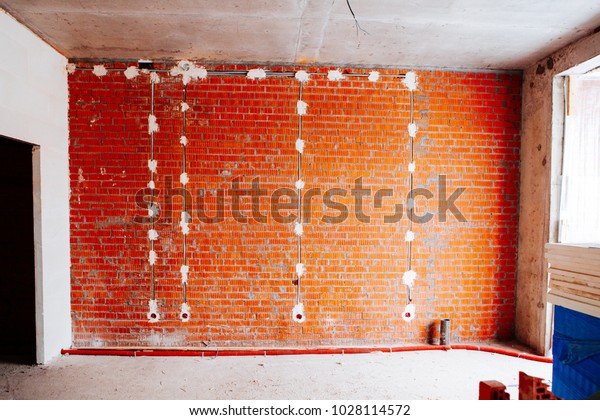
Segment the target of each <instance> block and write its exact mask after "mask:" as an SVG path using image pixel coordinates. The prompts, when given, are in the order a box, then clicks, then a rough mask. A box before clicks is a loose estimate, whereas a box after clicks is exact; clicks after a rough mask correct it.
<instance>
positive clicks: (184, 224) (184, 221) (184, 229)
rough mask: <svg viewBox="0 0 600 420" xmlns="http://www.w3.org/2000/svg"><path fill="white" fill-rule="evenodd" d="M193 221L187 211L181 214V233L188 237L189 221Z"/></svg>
mask: <svg viewBox="0 0 600 420" xmlns="http://www.w3.org/2000/svg"><path fill="white" fill-rule="evenodd" d="M190 220H191V217H190V214H189V213H188V212H186V211H183V212H181V221H180V222H179V227H181V233H183V234H184V235H187V234H188V233H190V226H189V221H190Z"/></svg>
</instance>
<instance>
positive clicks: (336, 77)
mask: <svg viewBox="0 0 600 420" xmlns="http://www.w3.org/2000/svg"><path fill="white" fill-rule="evenodd" d="M327 79H328V80H329V81H330V82H337V81H340V80H343V79H345V77H344V75H343V74H342V72H341V71H340V70H329V71H328V72H327Z"/></svg>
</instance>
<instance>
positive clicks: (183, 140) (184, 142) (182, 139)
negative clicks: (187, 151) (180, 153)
mask: <svg viewBox="0 0 600 420" xmlns="http://www.w3.org/2000/svg"><path fill="white" fill-rule="evenodd" d="M179 143H181V145H182V146H187V144H188V138H187V137H186V136H181V137H179Z"/></svg>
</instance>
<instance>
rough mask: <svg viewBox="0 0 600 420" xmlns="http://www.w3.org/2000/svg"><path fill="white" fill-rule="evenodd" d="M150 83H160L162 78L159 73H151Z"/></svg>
mask: <svg viewBox="0 0 600 420" xmlns="http://www.w3.org/2000/svg"><path fill="white" fill-rule="evenodd" d="M150 81H151V82H152V83H160V76H159V75H158V73H157V72H155V71H153V72H152V73H150Z"/></svg>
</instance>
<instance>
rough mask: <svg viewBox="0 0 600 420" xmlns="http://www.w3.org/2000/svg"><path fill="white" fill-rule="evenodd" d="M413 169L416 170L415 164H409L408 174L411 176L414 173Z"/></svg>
mask: <svg viewBox="0 0 600 420" xmlns="http://www.w3.org/2000/svg"><path fill="white" fill-rule="evenodd" d="M415 169H417V165H416V164H415V162H410V163H409V164H408V172H410V173H411V174H412V173H414V172H415Z"/></svg>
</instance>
